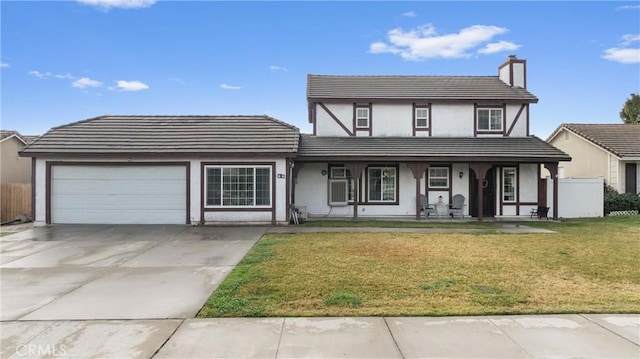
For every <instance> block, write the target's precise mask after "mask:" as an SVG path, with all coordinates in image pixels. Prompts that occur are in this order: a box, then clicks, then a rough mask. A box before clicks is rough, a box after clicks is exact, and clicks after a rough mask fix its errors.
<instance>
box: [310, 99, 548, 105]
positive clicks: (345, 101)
mask: <svg viewBox="0 0 640 359" xmlns="http://www.w3.org/2000/svg"><path fill="white" fill-rule="evenodd" d="M307 99H308V100H309V101H316V102H331V103H342V104H349V103H353V101H358V102H360V103H363V102H372V103H392V104H407V105H410V104H411V103H412V102H430V103H444V104H447V103H458V104H459V103H473V102H482V101H487V99H486V98H464V99H449V98H446V99H445V98H427V97H424V98H384V97H381V98H378V97H367V98H364V97H363V98H358V99H354V98H344V97H308V98H307ZM491 101H493V102H494V103H495V102H500V103H503V102H506V103H515V104H521V103H523V102H526V103H537V102H538V99H537V98H533V99H532V98H527V97H522V98H495V99H491Z"/></svg>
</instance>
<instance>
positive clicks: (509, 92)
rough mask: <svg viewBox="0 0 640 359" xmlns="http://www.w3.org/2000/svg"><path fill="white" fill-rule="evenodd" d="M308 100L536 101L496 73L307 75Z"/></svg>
mask: <svg viewBox="0 0 640 359" xmlns="http://www.w3.org/2000/svg"><path fill="white" fill-rule="evenodd" d="M307 98H308V99H310V100H311V99H317V100H321V99H371V100H376V99H387V100H389V99H400V100H403V99H404V100H417V99H425V100H426V99H428V100H487V101H490V100H509V101H510V100H517V101H525V102H534V103H535V102H538V98H537V97H535V96H534V95H533V94H531V93H530V92H528V91H527V90H525V89H523V88H520V87H511V86H509V85H507V84H505V83H504V82H502V80H500V79H499V78H498V76H332V75H308V76H307Z"/></svg>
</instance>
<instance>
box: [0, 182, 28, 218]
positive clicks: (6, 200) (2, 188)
mask: <svg viewBox="0 0 640 359" xmlns="http://www.w3.org/2000/svg"><path fill="white" fill-rule="evenodd" d="M0 202H2V203H1V207H0V221H2V222H6V221H11V220H14V219H16V218H17V217H18V216H20V215H25V216H27V217H31V185H30V184H22V183H3V184H1V185H0Z"/></svg>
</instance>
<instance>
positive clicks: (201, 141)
mask: <svg viewBox="0 0 640 359" xmlns="http://www.w3.org/2000/svg"><path fill="white" fill-rule="evenodd" d="M298 142H299V130H298V129H297V128H296V127H294V126H291V125H289V124H286V123H284V122H281V121H278V120H276V119H273V118H271V117H269V116H102V117H96V118H92V119H88V120H84V121H79V122H74V123H70V124H67V125H64V126H59V127H54V128H52V129H51V130H50V131H49V132H47V133H46V134H44V135H42V136H41V137H40V138H39V139H38V141H36V142H34V143H33V144H31V145H30V146H28V147H26V148H25V149H24V150H23V151H22V152H21V153H22V155H23V156H44V155H59V154H67V155H118V154H120V155H132V156H136V155H139V156H145V155H146V156H148V155H163V154H164V155H166V154H174V155H175V154H178V155H183V156H186V155H205V154H226V155H231V154H240V155H250V154H254V155H255V154H260V155H266V154H283V155H284V154H293V153H295V152H296V151H297V149H298Z"/></svg>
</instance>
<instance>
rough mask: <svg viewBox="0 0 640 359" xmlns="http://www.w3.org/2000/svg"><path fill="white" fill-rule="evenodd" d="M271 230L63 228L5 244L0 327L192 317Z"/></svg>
mask: <svg viewBox="0 0 640 359" xmlns="http://www.w3.org/2000/svg"><path fill="white" fill-rule="evenodd" d="M265 230H266V228H264V227H191V226H178V225H176V226H156V225H67V226H61V225H58V226H48V227H38V228H33V229H29V230H26V231H23V232H19V233H16V234H12V235H8V236H3V237H0V253H1V256H0V258H1V261H0V275H1V276H2V291H1V293H0V295H1V297H0V299H1V300H0V320H2V321H10V320H38V321H49V320H56V321H59V320H85V319H93V320H95V319H168V318H173V319H184V318H193V317H194V316H195V315H196V314H197V312H198V311H199V310H200V308H201V307H202V305H203V304H204V303H205V302H206V300H207V298H208V297H209V295H210V294H211V292H212V291H213V290H214V289H215V288H216V287H217V286H218V285H219V284H220V282H221V281H222V280H223V279H224V278H225V277H226V275H227V274H228V273H229V272H230V271H231V270H232V269H233V267H234V266H235V265H236V264H237V263H238V262H239V261H240V260H241V259H242V257H243V256H244V255H245V254H246V253H247V251H249V249H250V248H251V247H252V246H253V245H254V244H255V242H256V241H257V240H258V239H259V238H260V236H262V234H263V233H264V232H265Z"/></svg>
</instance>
